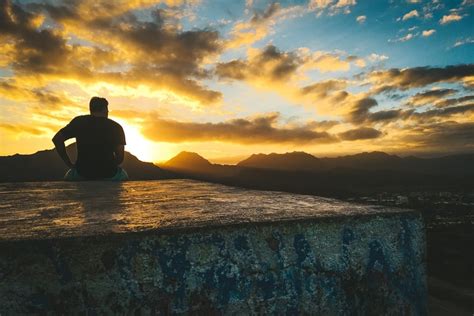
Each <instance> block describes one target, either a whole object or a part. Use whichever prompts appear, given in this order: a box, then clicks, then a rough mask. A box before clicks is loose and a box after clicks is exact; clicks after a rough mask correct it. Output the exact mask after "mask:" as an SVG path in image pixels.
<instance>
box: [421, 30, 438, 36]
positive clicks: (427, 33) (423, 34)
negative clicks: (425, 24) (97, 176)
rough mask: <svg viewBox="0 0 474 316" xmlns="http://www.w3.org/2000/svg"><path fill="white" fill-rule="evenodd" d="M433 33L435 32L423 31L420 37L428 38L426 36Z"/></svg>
mask: <svg viewBox="0 0 474 316" xmlns="http://www.w3.org/2000/svg"><path fill="white" fill-rule="evenodd" d="M435 32H436V30H434V29H431V30H425V31H423V32H421V35H422V36H423V37H428V36H431V35H433V34H434V33H435Z"/></svg>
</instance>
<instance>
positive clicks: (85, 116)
mask: <svg viewBox="0 0 474 316" xmlns="http://www.w3.org/2000/svg"><path fill="white" fill-rule="evenodd" d="M90 117H91V115H88V114H86V115H79V116H76V117H75V118H73V119H72V121H75V122H81V121H85V120H89V119H90Z"/></svg>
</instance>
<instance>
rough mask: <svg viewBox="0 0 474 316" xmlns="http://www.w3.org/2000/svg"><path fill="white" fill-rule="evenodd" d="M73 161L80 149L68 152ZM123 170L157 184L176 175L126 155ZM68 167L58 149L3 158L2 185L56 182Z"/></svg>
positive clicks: (0, 163)
mask: <svg viewBox="0 0 474 316" xmlns="http://www.w3.org/2000/svg"><path fill="white" fill-rule="evenodd" d="M66 150H67V152H68V154H69V157H71V160H72V161H75V160H76V145H75V143H74V144H71V145H69V146H67V148H66ZM122 167H123V168H124V169H125V170H126V171H127V173H128V175H129V176H130V179H131V180H153V179H168V178H175V177H176V175H174V174H173V173H172V172H170V171H167V170H163V169H161V168H159V167H157V166H155V165H154V164H152V163H149V162H143V161H140V160H139V159H138V158H137V157H135V156H134V155H132V154H131V153H129V152H127V151H126V152H125V157H124V162H123V164H122ZM67 169H68V168H67V167H66V165H64V163H63V161H62V160H61V158H60V157H59V155H58V154H57V153H56V150H55V149H49V150H42V151H38V152H36V153H34V154H31V155H20V154H16V155H12V156H3V157H0V182H20V181H53V180H61V179H62V178H63V176H64V174H65V173H66V171H67Z"/></svg>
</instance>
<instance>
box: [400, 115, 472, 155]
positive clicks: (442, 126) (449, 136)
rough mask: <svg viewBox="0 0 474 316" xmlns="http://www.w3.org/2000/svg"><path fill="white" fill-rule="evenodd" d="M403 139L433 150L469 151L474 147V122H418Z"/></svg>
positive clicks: (408, 142)
mask: <svg viewBox="0 0 474 316" xmlns="http://www.w3.org/2000/svg"><path fill="white" fill-rule="evenodd" d="M401 141H403V142H405V143H407V144H415V145H416V146H417V147H421V148H430V149H431V150H432V151H434V150H439V151H444V152H446V151H447V150H448V149H449V150H450V151H454V150H456V151H464V152H465V151H468V150H472V149H473V147H474V145H473V144H474V123H472V122H467V123H458V122H454V121H447V122H432V123H428V124H418V125H417V126H413V127H412V129H410V130H408V131H407V133H406V135H404V136H403V137H402V138H401Z"/></svg>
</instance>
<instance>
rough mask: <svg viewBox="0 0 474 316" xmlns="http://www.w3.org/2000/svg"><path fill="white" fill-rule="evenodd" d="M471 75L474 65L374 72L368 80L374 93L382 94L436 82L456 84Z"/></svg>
mask: <svg viewBox="0 0 474 316" xmlns="http://www.w3.org/2000/svg"><path fill="white" fill-rule="evenodd" d="M473 75H474V64H467V65H452V66H446V67H444V68H435V67H415V68H406V69H396V68H394V69H389V70H384V71H374V72H372V73H370V74H369V79H370V80H371V81H372V82H373V83H374V84H375V91H376V92H382V91H388V90H395V89H398V90H407V89H411V88H419V87H424V86H427V85H429V84H433V83H438V82H456V81H461V80H463V79H464V78H467V77H469V76H473Z"/></svg>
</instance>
